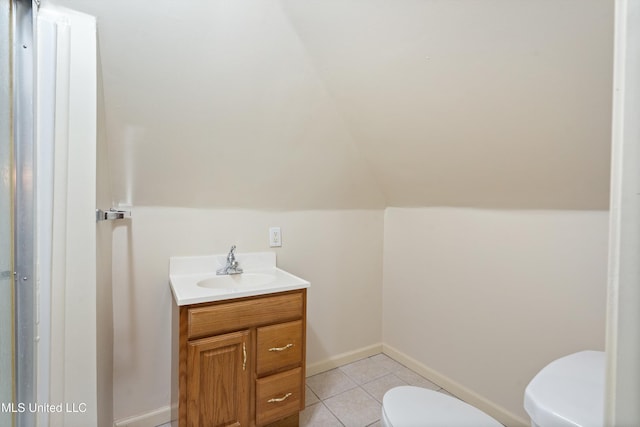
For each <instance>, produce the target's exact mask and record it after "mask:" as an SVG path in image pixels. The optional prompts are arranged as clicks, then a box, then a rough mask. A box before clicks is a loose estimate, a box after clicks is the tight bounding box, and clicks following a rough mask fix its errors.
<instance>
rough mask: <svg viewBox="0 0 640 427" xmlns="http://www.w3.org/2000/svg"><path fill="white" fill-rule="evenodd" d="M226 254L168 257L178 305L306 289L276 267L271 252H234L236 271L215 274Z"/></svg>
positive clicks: (299, 282) (222, 263)
mask: <svg viewBox="0 0 640 427" xmlns="http://www.w3.org/2000/svg"><path fill="white" fill-rule="evenodd" d="M226 257H227V254H220V255H208V256H192V257H171V258H170V259H169V285H170V286H171V292H172V293H173V298H174V300H175V302H176V304H177V305H178V306H182V305H189V304H200V303H206V302H213V301H221V300H228V299H234V298H244V297H250V296H257V295H265V294H270V293H276V292H286V291H293V290H296V289H303V288H308V287H309V286H310V285H309V282H307V281H306V280H304V279H301V278H300V277H297V276H294V275H293V274H291V273H288V272H286V271H284V270H282V269H280V268H278V267H276V254H275V253H273V252H248V253H238V254H237V255H236V259H237V261H238V267H239V268H241V269H242V270H243V272H242V273H240V274H223V275H217V274H216V272H217V270H218V269H220V268H221V267H224V266H225V262H226Z"/></svg>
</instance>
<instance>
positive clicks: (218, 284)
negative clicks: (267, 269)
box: [197, 273, 276, 289]
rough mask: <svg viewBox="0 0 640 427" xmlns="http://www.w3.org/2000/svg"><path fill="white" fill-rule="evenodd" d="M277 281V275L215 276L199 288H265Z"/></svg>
mask: <svg viewBox="0 0 640 427" xmlns="http://www.w3.org/2000/svg"><path fill="white" fill-rule="evenodd" d="M274 280H276V275H275V274H267V273H241V274H231V275H221V276H214V277H210V278H208V279H204V280H201V281H199V282H198V283H197V285H198V286H200V287H203V288H210V289H241V288H247V287H254V286H265V285H268V284H269V283H271V282H273V281H274Z"/></svg>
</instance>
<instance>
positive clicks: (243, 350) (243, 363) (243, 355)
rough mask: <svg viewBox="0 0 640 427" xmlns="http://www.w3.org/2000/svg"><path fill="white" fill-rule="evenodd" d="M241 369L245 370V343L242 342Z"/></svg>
mask: <svg viewBox="0 0 640 427" xmlns="http://www.w3.org/2000/svg"><path fill="white" fill-rule="evenodd" d="M242 370H243V371H246V370H247V345H246V344H245V343H242Z"/></svg>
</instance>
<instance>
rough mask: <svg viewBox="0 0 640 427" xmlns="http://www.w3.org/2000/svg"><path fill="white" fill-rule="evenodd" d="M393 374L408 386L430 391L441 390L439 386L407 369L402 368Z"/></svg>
mask: <svg viewBox="0 0 640 427" xmlns="http://www.w3.org/2000/svg"><path fill="white" fill-rule="evenodd" d="M393 374H394V375H396V376H397V377H398V378H400V379H401V380H402V381H404V382H406V383H407V384H409V385H413V386H416V387H424V388H428V389H430V390H440V388H441V387H440V386H439V385H437V384H434V383H432V382H431V381H429V380H427V379H426V378H424V377H421V376H420V375H418V374H417V373H415V372H413V371H412V370H411V369H409V368H405V367H402V369H399V370H397V371H395V372H394V373H393Z"/></svg>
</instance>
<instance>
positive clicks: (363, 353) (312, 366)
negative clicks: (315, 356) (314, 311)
mask: <svg viewBox="0 0 640 427" xmlns="http://www.w3.org/2000/svg"><path fill="white" fill-rule="evenodd" d="M382 348H383V345H382V343H379V344H374V345H370V346H368V347H364V348H360V349H358V350H354V351H349V352H347V353H342V354H339V355H337V356H333V357H331V358H329V359H325V360H322V361H320V362H315V363H309V364H307V369H306V371H307V372H306V374H307V377H310V376H312V375H316V374H319V373H321V372H325V371H329V370H331V369H334V368H337V367H339V366H343V365H346V364H348V363H351V362H355V361H356V360H360V359H364V358H365V357H370V356H375V355H376V354H378V353H382Z"/></svg>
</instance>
